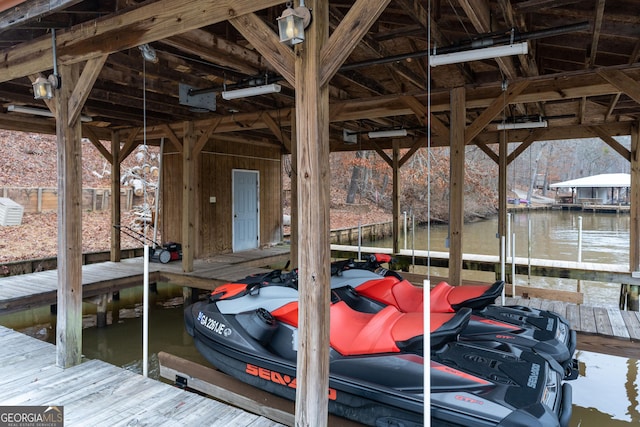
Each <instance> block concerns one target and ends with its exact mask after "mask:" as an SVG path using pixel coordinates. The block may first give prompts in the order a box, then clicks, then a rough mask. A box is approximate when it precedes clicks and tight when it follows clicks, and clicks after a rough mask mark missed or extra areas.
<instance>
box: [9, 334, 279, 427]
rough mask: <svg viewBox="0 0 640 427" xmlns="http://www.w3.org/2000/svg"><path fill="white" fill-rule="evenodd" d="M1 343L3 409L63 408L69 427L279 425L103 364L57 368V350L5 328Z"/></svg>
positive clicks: (92, 363)
mask: <svg viewBox="0 0 640 427" xmlns="http://www.w3.org/2000/svg"><path fill="white" fill-rule="evenodd" d="M0 340H1V342H2V344H3V345H2V346H0V405H60V406H64V411H65V425H67V426H86V425H93V426H100V425H105V426H106V425H108V426H117V425H123V426H124V425H202V422H203V420H206V424H207V425H210V426H225V427H226V426H256V427H257V426H260V427H270V426H280V425H281V424H278V423H276V422H273V421H271V420H269V419H267V418H264V417H262V416H259V415H255V414H251V413H248V412H245V411H243V410H242V409H239V408H236V407H232V406H228V405H225V404H223V403H220V402H218V401H215V400H212V399H209V398H206V397H202V396H199V395H196V394H193V393H190V392H187V391H184V390H181V389H178V388H175V387H172V386H170V385H168V384H166V383H162V382H159V381H155V380H152V379H149V378H144V377H142V376H141V375H138V374H135V373H133V372H130V371H126V370H123V369H120V368H117V367H115V366H113V365H109V364H108V363H105V362H102V361H99V360H89V361H86V362H84V363H82V364H80V365H77V366H74V367H71V368H68V369H62V368H59V367H57V366H55V347H54V346H53V345H51V344H48V343H46V342H43V341H39V340H37V339H35V338H31V337H28V336H26V335H22V334H19V333H17V332H14V331H11V330H10V329H7V328H4V327H2V326H0ZM9 344H10V345H9ZM16 349H19V350H21V351H16Z"/></svg>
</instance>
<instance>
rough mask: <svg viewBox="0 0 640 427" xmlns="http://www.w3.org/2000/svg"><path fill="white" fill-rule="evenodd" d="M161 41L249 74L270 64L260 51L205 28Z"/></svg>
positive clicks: (258, 71)
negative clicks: (233, 41)
mask: <svg viewBox="0 0 640 427" xmlns="http://www.w3.org/2000/svg"><path fill="white" fill-rule="evenodd" d="M161 43H162V44H166V45H167V46H171V47H173V48H176V49H179V50H180V51H182V52H187V53H190V54H192V55H196V56H198V57H199V58H201V59H202V60H204V61H208V62H211V63H214V64H218V65H222V66H224V67H228V68H231V69H233V70H237V71H239V72H241V73H244V74H246V75H249V76H253V75H256V74H258V73H260V72H263V71H264V68H265V66H266V65H269V64H266V63H265V61H264V60H263V57H262V56H261V55H260V54H259V53H258V52H256V51H254V50H251V49H248V48H246V47H244V46H240V45H239V44H237V43H232V42H230V41H228V40H225V39H223V38H222V37H219V36H217V35H216V34H212V33H210V32H208V31H205V30H200V29H198V30H191V31H188V32H186V33H182V34H179V35H176V36H173V37H170V38H168V39H164V40H162V41H161Z"/></svg>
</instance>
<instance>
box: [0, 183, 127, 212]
mask: <svg viewBox="0 0 640 427" xmlns="http://www.w3.org/2000/svg"><path fill="white" fill-rule="evenodd" d="M0 197H7V198H9V199H11V200H13V201H14V202H16V203H18V204H19V205H21V206H22V207H23V208H24V212H25V213H38V212H48V211H56V210H57V209H58V189H57V188H47V187H3V188H2V189H1V191H0ZM135 197H136V196H134V192H133V189H132V188H123V189H121V190H120V201H121V205H122V208H123V209H126V210H130V209H131V208H132V206H133V204H134V198H135ZM110 206H111V189H109V188H84V189H83V190H82V209H83V210H93V211H102V210H108V209H109V208H110Z"/></svg>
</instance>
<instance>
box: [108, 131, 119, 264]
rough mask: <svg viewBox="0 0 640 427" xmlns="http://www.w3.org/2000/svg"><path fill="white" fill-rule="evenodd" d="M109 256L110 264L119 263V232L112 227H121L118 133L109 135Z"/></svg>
mask: <svg viewBox="0 0 640 427" xmlns="http://www.w3.org/2000/svg"><path fill="white" fill-rule="evenodd" d="M111 158H112V163H111V194H113V196H112V197H111V225H112V227H111V254H110V259H111V261H112V262H120V249H121V245H122V241H121V237H122V236H121V234H120V230H118V229H116V228H115V227H113V226H114V225H121V224H120V221H121V212H120V208H121V206H120V205H121V203H120V133H118V132H113V133H112V134H111Z"/></svg>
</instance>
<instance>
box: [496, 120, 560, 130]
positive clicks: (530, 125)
mask: <svg viewBox="0 0 640 427" xmlns="http://www.w3.org/2000/svg"><path fill="white" fill-rule="evenodd" d="M548 125H549V124H548V123H547V121H546V120H539V121H537V122H515V123H498V125H497V126H496V128H497V129H498V130H510V129H535V128H546V127H547V126H548Z"/></svg>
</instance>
